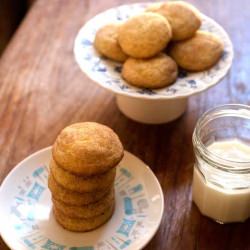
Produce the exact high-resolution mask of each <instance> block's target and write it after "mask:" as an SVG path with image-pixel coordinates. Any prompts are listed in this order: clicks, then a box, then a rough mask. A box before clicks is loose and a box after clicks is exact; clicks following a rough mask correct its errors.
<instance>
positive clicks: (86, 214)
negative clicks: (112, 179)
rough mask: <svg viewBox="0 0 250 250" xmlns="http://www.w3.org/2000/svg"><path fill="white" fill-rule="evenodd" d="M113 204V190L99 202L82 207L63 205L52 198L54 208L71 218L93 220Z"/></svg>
mask: <svg viewBox="0 0 250 250" xmlns="http://www.w3.org/2000/svg"><path fill="white" fill-rule="evenodd" d="M113 203H114V189H113V188H112V189H111V190H110V191H109V193H108V194H107V195H106V196H104V197H103V198H102V199H101V200H99V201H97V202H95V203H90V204H86V205H83V206H72V205H68V204H65V203H63V202H61V201H58V200H56V199H55V198H53V204H54V206H55V207H56V208H57V209H58V210H59V211H60V212H61V213H63V214H65V215H66V216H68V217H72V218H80V219H86V218H93V217H95V216H98V215H100V214H102V213H104V212H105V211H106V210H107V209H108V208H109V207H110V206H113Z"/></svg>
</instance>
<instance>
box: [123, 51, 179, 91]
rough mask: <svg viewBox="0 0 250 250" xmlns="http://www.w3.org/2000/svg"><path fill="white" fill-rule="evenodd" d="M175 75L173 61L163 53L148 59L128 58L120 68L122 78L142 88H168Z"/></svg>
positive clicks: (176, 70)
mask: <svg viewBox="0 0 250 250" xmlns="http://www.w3.org/2000/svg"><path fill="white" fill-rule="evenodd" d="M177 74H178V68H177V65H176V63H175V61H174V60H173V59H172V58H171V57H169V56H167V55H165V54H163V53H160V54H159V55H158V56H156V57H153V58H150V59H135V58H129V59H127V60H126V62H125V63H124V65H123V68H122V77H123V78H124V79H125V80H126V81H127V82H128V83H130V84H132V85H134V86H137V87H143V88H162V87H165V86H168V85H170V84H171V83H173V82H174V81H175V80H176V78H177Z"/></svg>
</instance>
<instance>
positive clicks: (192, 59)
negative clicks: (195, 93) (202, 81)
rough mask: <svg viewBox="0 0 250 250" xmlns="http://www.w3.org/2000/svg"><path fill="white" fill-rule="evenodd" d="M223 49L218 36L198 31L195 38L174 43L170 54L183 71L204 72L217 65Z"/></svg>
mask: <svg viewBox="0 0 250 250" xmlns="http://www.w3.org/2000/svg"><path fill="white" fill-rule="evenodd" d="M223 47H224V46H223V43H222V41H221V40H220V39H219V38H218V37H217V36H216V35H214V34H211V33H209V32H205V31H197V32H196V34H195V36H194V37H192V38H190V39H188V40H184V41H179V42H176V43H174V44H173V45H172V46H171V48H170V50H169V53H170V55H171V56H172V58H173V59H174V60H175V61H176V63H177V64H178V65H179V66H180V67H182V68H183V69H186V70H189V71H202V70H206V69H208V68H210V67H212V66H213V65H214V64H216V63H217V61H218V60H219V59H220V57H221V56H222V53H223Z"/></svg>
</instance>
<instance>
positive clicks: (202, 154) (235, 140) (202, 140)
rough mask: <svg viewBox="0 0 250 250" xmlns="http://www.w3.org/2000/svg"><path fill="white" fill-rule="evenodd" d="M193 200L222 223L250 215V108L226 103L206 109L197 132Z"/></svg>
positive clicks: (198, 124) (244, 218)
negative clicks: (209, 109)
mask: <svg viewBox="0 0 250 250" xmlns="http://www.w3.org/2000/svg"><path fill="white" fill-rule="evenodd" d="M193 144H194V152H195V156H196V164H195V166H194V174H193V186H192V190H193V201H194V202H195V204H196V205H197V207H198V208H199V210H200V212H201V213H202V214H203V215H206V216H208V217H210V218H212V219H214V220H216V221H218V222H220V223H229V222H243V221H245V220H247V219H248V218H249V217H250V108H249V107H248V106H244V105H224V106H221V107H218V108H215V109H213V110H211V111H208V112H207V113H205V114H204V115H203V116H202V117H201V118H200V120H199V121H198V123H197V126H196V128H195V131H194V135H193Z"/></svg>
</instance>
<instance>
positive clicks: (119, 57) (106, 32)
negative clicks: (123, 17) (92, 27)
mask: <svg viewBox="0 0 250 250" xmlns="http://www.w3.org/2000/svg"><path fill="white" fill-rule="evenodd" d="M119 27H120V24H107V25H105V26H103V27H102V28H100V29H99V30H98V31H97V33H96V36H95V41H94V46H95V48H96V50H97V51H98V52H99V53H100V54H102V55H104V56H106V57H107V58H110V59H112V60H115V61H118V62H124V61H125V60H126V59H127V55H126V54H125V53H124V52H123V51H122V49H121V46H120V45H119V43H118V29H119Z"/></svg>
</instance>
